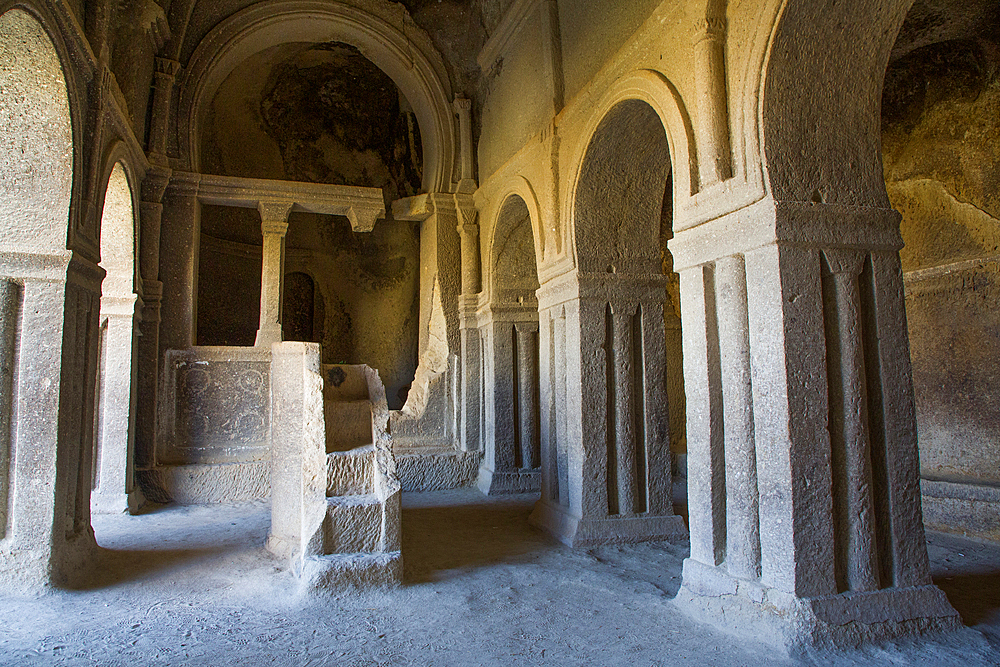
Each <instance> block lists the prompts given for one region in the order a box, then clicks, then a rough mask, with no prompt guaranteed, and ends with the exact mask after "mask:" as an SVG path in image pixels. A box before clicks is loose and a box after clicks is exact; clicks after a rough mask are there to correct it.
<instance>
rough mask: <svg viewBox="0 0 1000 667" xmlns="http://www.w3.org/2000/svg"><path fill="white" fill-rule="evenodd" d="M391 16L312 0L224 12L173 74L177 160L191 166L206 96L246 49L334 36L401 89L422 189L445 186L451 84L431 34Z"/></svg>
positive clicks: (450, 165) (451, 130)
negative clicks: (178, 74)
mask: <svg viewBox="0 0 1000 667" xmlns="http://www.w3.org/2000/svg"><path fill="white" fill-rule="evenodd" d="M398 18H400V19H401V21H400V23H402V24H403V29H400V28H398V27H396V26H395V25H393V24H391V23H390V22H389V21H388V20H386V19H385V18H383V17H380V16H376V15H374V14H372V13H369V12H367V11H365V10H363V9H360V8H358V7H353V6H350V5H347V4H345V3H342V2H319V1H316V0H268V1H266V2H261V3H257V4H255V5H252V6H251V7H248V8H247V9H244V10H242V11H239V12H237V13H236V14H234V15H233V16H231V17H229V18H228V19H226V20H225V21H223V22H222V23H220V24H219V25H218V26H217V27H216V28H214V29H213V30H212V31H211V32H210V33H209V34H208V35H207V36H206V37H205V38H204V39H203V40H202V41H201V43H199V45H198V47H197V48H196V49H195V52H194V54H193V55H192V56H191V59H190V61H189V63H188V65H187V68H186V70H185V74H184V75H183V78H182V80H181V82H180V104H179V108H178V116H177V117H178V131H179V133H180V149H181V153H182V158H183V160H184V161H185V162H186V163H187V164H188V165H189V167H190V168H191V169H192V170H194V171H198V169H199V167H200V155H199V150H200V147H199V145H198V137H199V134H200V127H201V125H202V123H203V120H204V116H205V114H206V113H207V109H208V107H209V105H210V103H211V100H212V97H213V96H214V95H215V92H216V91H217V90H218V88H219V86H220V85H221V84H222V82H223V81H224V80H225V79H226V77H227V76H229V74H230V73H231V72H232V71H233V70H234V69H236V68H237V67H238V66H239V65H240V64H241V63H243V62H244V61H245V60H246V59H247V58H248V57H250V56H251V55H253V54H255V53H259V52H260V51H263V50H265V49H267V48H270V47H272V46H276V45H278V44H283V43H287V42H316V43H321V42H330V41H338V42H343V43H345V44H350V45H351V46H354V47H356V48H357V49H358V50H359V51H361V54H362V55H364V56H365V57H366V58H368V59H369V60H371V61H372V62H373V63H374V64H375V65H376V66H377V67H378V68H379V69H381V70H382V71H383V72H385V73H386V74H387V75H388V76H389V78H391V79H392V80H393V82H395V84H396V85H397V86H398V87H399V89H400V91H402V93H403V95H405V96H406V99H407V100H408V101H409V103H410V105H411V106H412V107H413V111H414V114H415V115H416V117H417V123H418V124H419V126H420V133H421V138H422V140H423V151H424V156H423V158H424V174H423V189H424V191H426V192H450V191H451V190H452V189H453V188H452V184H453V176H454V167H455V157H456V147H455V144H456V141H455V138H456V129H455V118H454V112H453V109H452V102H451V86H450V83H449V82H448V78H447V74H446V71H445V68H444V63H443V61H442V59H441V56H440V55H439V54H438V53H437V52H436V51H435V50H434V47H433V45H432V44H431V42H430V39H429V38H428V37H427V36H426V35H425V34H423V33H421V32H419V31H418V29H417V28H416V27H415V26H413V25H412V21H411V22H410V25H409V26H407V25H406V20H408V16H406V15H405V13H401V14H400V15H399V17H398ZM411 28H412V29H411ZM404 30H405V32H404Z"/></svg>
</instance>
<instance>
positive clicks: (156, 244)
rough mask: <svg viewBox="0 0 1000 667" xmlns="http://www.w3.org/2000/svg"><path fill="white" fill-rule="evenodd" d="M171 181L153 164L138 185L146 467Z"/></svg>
mask: <svg viewBox="0 0 1000 667" xmlns="http://www.w3.org/2000/svg"><path fill="white" fill-rule="evenodd" d="M169 181H170V172H169V170H165V169H160V168H156V167H154V168H152V169H150V170H149V172H147V174H146V178H145V179H144V180H143V183H142V188H141V196H142V201H141V202H140V204H139V226H140V227H139V275H140V276H141V278H142V280H140V282H139V287H140V293H139V294H140V297H141V299H142V313H141V315H142V318H141V321H140V322H139V346H138V350H137V352H136V354H137V355H138V358H137V364H136V365H137V366H138V374H137V376H136V431H135V468H136V469H137V470H147V469H150V468H152V467H154V466H155V465H156V414H157V407H156V406H157V403H156V400H157V399H156V397H157V386H158V385H157V378H158V377H159V365H160V361H159V356H160V355H159V350H160V304H161V302H162V300H163V283H161V282H160V280H159V278H160V225H161V222H162V219H163V203H162V202H163V196H164V193H165V192H166V188H167V183H169Z"/></svg>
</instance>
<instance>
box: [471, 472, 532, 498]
mask: <svg viewBox="0 0 1000 667" xmlns="http://www.w3.org/2000/svg"><path fill="white" fill-rule="evenodd" d="M476 486H477V487H478V488H479V490H480V491H482V492H483V494H484V495H487V496H500V495H504V494H510V493H538V492H539V491H541V489H542V472H541V470H510V471H497V470H490V469H489V468H480V469H479V480H478V481H477V482H476Z"/></svg>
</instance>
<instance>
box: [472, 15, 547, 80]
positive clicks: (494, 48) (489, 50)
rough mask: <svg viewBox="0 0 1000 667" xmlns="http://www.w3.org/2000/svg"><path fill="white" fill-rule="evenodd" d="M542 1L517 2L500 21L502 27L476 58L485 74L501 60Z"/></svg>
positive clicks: (499, 26)
mask: <svg viewBox="0 0 1000 667" xmlns="http://www.w3.org/2000/svg"><path fill="white" fill-rule="evenodd" d="M541 1H542V0H515V2H514V4H513V5H511V7H510V9H508V10H507V13H506V14H504V17H503V20H502V21H500V25H498V26H497V29H496V30H495V31H494V32H493V35H491V36H490V38H489V39H488V40H486V44H485V45H483V50H482V51H480V52H479V55H478V56H477V57H476V62H478V63H479V67H480V69H482V70H483V71H484V72H488V71H489V70H490V69H491V68H492V67H493V65H494V64H495V63H496V62H497V60H499V59H500V58H501V57H502V56H503V54H504V53H506V52H507V49H508V48H509V47H510V42H511V41H512V40H513V39H514V36H515V35H517V33H518V32H519V31H520V30H521V26H523V25H524V22H525V21H526V20H527V19H528V17H529V16H530V15H531V12H532V10H534V9H535V7H537V6H538V4H539V2H541Z"/></svg>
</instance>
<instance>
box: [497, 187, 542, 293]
mask: <svg viewBox="0 0 1000 667" xmlns="http://www.w3.org/2000/svg"><path fill="white" fill-rule="evenodd" d="M535 245H536V244H535V241H534V234H533V233H532V222H531V213H530V212H529V211H528V206H527V204H526V203H525V201H524V199H522V198H521V197H520V196H519V195H511V196H509V197H508V198H507V200H506V201H505V202H504V204H503V206H502V207H501V208H500V214H499V215H498V216H497V225H496V229H495V231H494V234H493V243H492V246H491V248H490V257H491V268H490V280H491V283H492V284H491V285H490V298H491V300H492V301H493V302H494V303H507V302H514V303H518V302H519V301H518V300H519V299H520V303H523V302H524V301H525V300H527V301H528V302H529V303H534V302H535V294H534V293H535V290H537V289H538V271H537V269H536V267H535Z"/></svg>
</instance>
